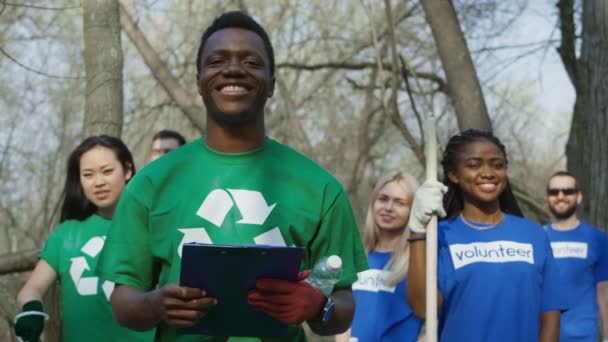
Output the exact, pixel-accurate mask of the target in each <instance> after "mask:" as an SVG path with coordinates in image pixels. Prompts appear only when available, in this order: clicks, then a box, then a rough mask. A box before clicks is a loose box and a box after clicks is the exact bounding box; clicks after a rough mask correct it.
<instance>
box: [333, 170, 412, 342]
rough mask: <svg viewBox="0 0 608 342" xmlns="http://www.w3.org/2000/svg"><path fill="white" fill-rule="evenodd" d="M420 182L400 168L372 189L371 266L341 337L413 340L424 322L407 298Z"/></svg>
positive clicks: (366, 235)
mask: <svg viewBox="0 0 608 342" xmlns="http://www.w3.org/2000/svg"><path fill="white" fill-rule="evenodd" d="M417 187H418V182H417V181H416V179H415V178H414V177H412V176H411V175H409V174H407V173H404V172H400V171H394V172H391V173H389V174H387V175H385V176H384V177H382V178H381V179H380V180H379V182H378V184H377V185H376V187H375V189H374V191H373V192H372V196H371V201H370V203H369V207H368V210H367V217H366V219H365V230H364V232H363V244H364V245H365V250H366V252H367V261H368V263H369V268H370V269H369V270H367V271H363V272H360V273H359V274H358V280H357V282H356V283H354V284H353V296H354V297H355V302H356V304H357V305H356V307H355V316H354V319H353V322H352V325H351V329H350V330H349V331H347V332H346V333H344V334H342V335H338V336H336V342H346V341H348V339H349V337H351V336H352V337H356V338H357V340H358V342H413V341H416V340H417V338H418V334H419V333H420V328H421V326H422V322H421V321H420V320H419V319H417V318H416V317H414V312H413V311H412V308H410V306H409V305H408V304H407V301H406V298H405V288H406V278H405V276H406V274H407V266H408V259H409V243H408V240H407V238H408V236H409V231H408V230H407V229H406V225H407V220H408V218H409V214H410V208H411V206H412V200H413V199H414V191H416V188H417Z"/></svg>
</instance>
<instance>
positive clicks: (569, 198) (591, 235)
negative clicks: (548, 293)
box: [545, 171, 608, 342]
mask: <svg viewBox="0 0 608 342" xmlns="http://www.w3.org/2000/svg"><path fill="white" fill-rule="evenodd" d="M545 199H546V201H547V204H548V206H549V209H550V210H551V212H552V213H553V216H555V221H554V222H552V223H551V224H548V225H547V227H546V228H547V233H548V235H549V239H550V240H551V248H552V249H553V255H554V257H555V260H556V263H557V264H558V267H559V269H560V270H561V271H562V275H563V276H564V278H565V280H564V281H565V284H564V286H563V289H564V293H566V294H568V296H570V299H571V305H572V306H571V309H570V310H567V311H565V312H564V313H562V315H561V322H560V341H561V342H566V341H585V342H587V341H588V342H595V341H597V338H598V331H597V330H598V329H597V326H598V325H597V319H598V311H599V313H600V314H599V316H600V317H599V318H600V319H601V326H602V327H603V333H602V336H603V341H605V342H606V341H608V236H607V235H606V234H605V233H604V232H602V231H601V230H599V229H597V228H595V227H593V226H591V225H589V224H587V223H585V222H582V221H580V220H579V219H578V217H577V216H576V208H577V206H578V205H579V204H580V203H581V202H582V200H583V194H582V193H581V191H580V189H579V188H578V185H577V182H576V179H575V178H574V176H573V175H572V174H570V173H569V172H566V171H560V172H556V173H555V174H553V175H552V176H551V178H549V182H548V183H547V194H546V198H545ZM598 309H599V310H598Z"/></svg>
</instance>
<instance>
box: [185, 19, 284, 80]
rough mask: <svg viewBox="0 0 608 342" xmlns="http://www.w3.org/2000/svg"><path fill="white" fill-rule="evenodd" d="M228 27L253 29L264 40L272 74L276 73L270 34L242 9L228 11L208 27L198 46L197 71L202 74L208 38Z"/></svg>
mask: <svg viewBox="0 0 608 342" xmlns="http://www.w3.org/2000/svg"><path fill="white" fill-rule="evenodd" d="M226 28H241V29H245V30H248V31H252V32H254V33H256V34H257V35H258V36H260V38H262V41H263V42H264V48H265V49H266V54H268V60H269V61H270V75H274V50H273V49H272V43H270V39H269V38H268V34H267V33H266V31H265V30H264V28H263V27H262V26H261V25H260V24H258V22H257V21H255V20H254V19H253V18H252V17H250V16H249V15H247V14H245V13H243V12H240V11H232V12H226V13H224V14H222V15H220V16H219V17H217V18H215V20H214V21H213V23H211V25H209V27H207V29H206V30H205V33H203V37H202V38H201V45H200V46H199V47H198V53H197V55H196V72H197V73H199V74H200V72H201V56H202V55H203V47H204V46H205V43H206V42H207V39H209V37H210V36H211V35H212V34H214V33H215V32H217V31H219V30H222V29H226Z"/></svg>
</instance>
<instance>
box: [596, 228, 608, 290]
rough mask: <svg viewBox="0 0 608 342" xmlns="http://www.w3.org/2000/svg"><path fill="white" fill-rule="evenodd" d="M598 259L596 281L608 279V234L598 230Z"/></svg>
mask: <svg viewBox="0 0 608 342" xmlns="http://www.w3.org/2000/svg"><path fill="white" fill-rule="evenodd" d="M597 240H598V244H597V246H598V261H597V263H596V264H595V282H596V283H599V282H601V281H606V280H608V235H606V233H604V232H602V231H600V230H598V231H597Z"/></svg>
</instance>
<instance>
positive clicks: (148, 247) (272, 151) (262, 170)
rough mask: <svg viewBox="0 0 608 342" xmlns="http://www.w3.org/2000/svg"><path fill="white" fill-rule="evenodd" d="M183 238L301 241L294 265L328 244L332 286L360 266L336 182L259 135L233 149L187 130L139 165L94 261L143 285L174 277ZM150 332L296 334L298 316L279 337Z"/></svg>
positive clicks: (293, 337)
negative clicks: (338, 273)
mask: <svg viewBox="0 0 608 342" xmlns="http://www.w3.org/2000/svg"><path fill="white" fill-rule="evenodd" d="M187 242H204V243H215V244H266V245H283V246H292V245H296V246H303V247H304V250H305V252H304V259H303V262H302V265H301V269H310V268H311V267H312V266H313V265H314V262H315V261H316V260H318V259H319V258H320V257H322V256H327V255H332V254H336V255H339V256H340V257H341V258H342V261H343V276H342V279H341V280H340V282H339V283H338V284H337V285H336V287H338V288H339V287H345V286H348V285H350V284H352V283H353V282H354V281H356V280H357V272H360V271H363V270H365V269H367V258H366V256H365V251H364V249H363V246H362V243H361V238H360V235H359V230H358V228H357V224H356V221H355V218H354V215H353V212H352V208H351V205H350V202H349V200H348V197H347V195H346V193H345V192H344V190H343V188H342V186H341V185H340V183H339V182H338V181H337V180H336V179H335V178H334V177H333V176H331V175H330V174H329V173H328V172H326V171H325V170H323V169H322V168H321V167H320V166H318V165H317V164H316V163H314V162H312V161H311V160H309V159H308V158H306V157H304V156H303V155H301V154H299V153H297V152H295V151H294V150H292V149H290V148H288V147H286V146H284V145H282V144H279V143H278V142H276V141H274V140H272V139H269V138H267V139H266V142H265V144H264V145H263V146H262V147H260V148H259V149H256V150H254V151H250V152H246V153H237V154H225V153H220V152H217V151H214V150H211V149H210V148H209V147H207V145H206V144H205V143H204V142H203V140H202V139H197V140H195V141H193V142H191V143H189V144H187V145H184V146H182V147H181V148H179V149H177V150H175V151H173V152H171V153H169V154H167V155H166V156H163V158H161V159H159V160H158V161H155V162H154V163H152V164H150V165H148V166H146V167H145V168H144V169H143V170H142V171H140V172H139V173H138V174H137V175H136V176H135V177H134V178H133V179H132V180H131V182H130V183H129V184H128V186H127V187H126V189H125V190H124V192H123V195H122V197H121V199H120V202H119V204H118V208H117V209H116V213H115V216H114V223H113V225H112V228H111V231H110V234H109V236H108V241H107V245H108V246H109V248H106V250H104V253H103V256H102V265H101V266H100V270H101V271H102V272H103V275H104V276H105V277H106V278H107V279H111V280H113V281H115V282H116V283H118V284H125V285H130V286H133V287H136V288H139V289H141V290H143V291H149V290H152V289H154V288H155V287H156V286H157V285H159V286H162V285H164V284H167V283H178V282H179V274H180V264H181V247H182V245H183V244H184V243H187ZM235 324H238V316H237V317H235ZM157 334H158V335H159V336H160V337H161V340H162V341H227V340H228V339H229V340H230V341H289V342H292V341H305V340H306V338H305V334H304V331H303V329H302V327H301V326H299V325H294V326H290V327H289V336H287V337H282V338H236V337H232V338H228V337H221V338H220V337H216V338H211V337H204V336H201V335H176V332H175V330H174V329H172V328H170V327H168V326H166V325H160V326H159V328H158V332H157Z"/></svg>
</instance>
